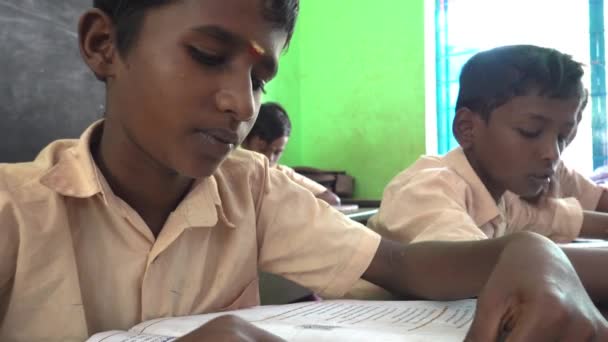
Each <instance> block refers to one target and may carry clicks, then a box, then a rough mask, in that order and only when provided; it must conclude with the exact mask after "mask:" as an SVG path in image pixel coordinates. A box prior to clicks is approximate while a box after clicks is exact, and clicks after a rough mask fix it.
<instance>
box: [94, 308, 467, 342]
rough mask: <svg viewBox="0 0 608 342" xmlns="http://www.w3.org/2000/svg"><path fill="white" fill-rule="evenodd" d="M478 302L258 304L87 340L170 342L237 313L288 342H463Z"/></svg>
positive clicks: (147, 324) (153, 322) (152, 323)
mask: <svg viewBox="0 0 608 342" xmlns="http://www.w3.org/2000/svg"><path fill="white" fill-rule="evenodd" d="M474 312H475V300H474V299H468V300H460V301H453V302H433V301H360V300H326V301H320V302H305V303H296V304H288V305H272V306H258V307H254V308H249V309H243V310H237V311H228V312H223V313H214V314H205V315H196V316H185V317H174V318H159V319H155V320H151V321H147V322H143V323H140V324H138V325H136V326H134V327H133V328H131V329H130V330H129V331H128V332H125V331H108V332H104V333H99V334H96V335H94V336H92V337H91V338H89V339H88V340H87V342H102V341H103V342H144V341H145V342H167V341H172V340H174V339H175V338H176V337H179V336H183V335H185V334H187V333H188V332H190V331H192V330H194V329H196V328H197V327H199V326H200V325H202V324H204V323H205V322H207V321H209V320H211V319H213V318H215V317H218V316H221V315H225V314H235V315H238V316H240V317H241V318H243V319H245V320H247V321H249V322H251V323H253V324H254V325H256V326H258V327H260V328H262V329H265V330H267V331H269V332H271V333H273V334H275V335H278V336H280V337H282V338H284V339H286V340H287V341H314V342H324V341H328V342H329V341H355V342H356V341H361V342H362V341H374V340H376V341H385V342H391V341H403V340H407V341H435V342H451V341H462V340H463V339H464V337H465V335H466V332H467V330H468V328H469V326H470V324H471V321H472V320H473V314H474Z"/></svg>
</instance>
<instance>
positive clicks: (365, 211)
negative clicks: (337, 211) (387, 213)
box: [344, 208, 378, 224]
mask: <svg viewBox="0 0 608 342" xmlns="http://www.w3.org/2000/svg"><path fill="white" fill-rule="evenodd" d="M377 212H378V208H359V209H356V210H353V211H347V212H344V215H346V217H348V218H349V219H351V220H355V221H357V222H361V223H363V224H365V223H366V222H367V220H369V218H370V217H372V216H374V215H375V214H376V213H377Z"/></svg>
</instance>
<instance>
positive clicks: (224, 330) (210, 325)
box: [176, 315, 284, 342]
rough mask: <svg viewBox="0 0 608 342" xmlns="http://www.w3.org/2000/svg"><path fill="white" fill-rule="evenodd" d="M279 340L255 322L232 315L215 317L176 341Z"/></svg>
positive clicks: (271, 341)
mask: <svg viewBox="0 0 608 342" xmlns="http://www.w3.org/2000/svg"><path fill="white" fill-rule="evenodd" d="M204 341H214V342H215V341H218V342H241V341H243V342H245V341H247V342H249V341H256V342H258V341H259V342H279V341H284V340H283V339H281V338H280V337H278V336H276V335H273V334H271V333H269V332H267V331H264V330H262V329H260V328H258V327H256V326H254V325H253V324H251V323H249V322H247V321H245V320H243V319H241V318H239V317H237V316H232V315H226V316H221V317H218V318H216V319H213V320H211V321H209V322H207V323H206V324H204V325H202V326H201V327H199V328H198V329H196V330H194V331H192V332H191V333H189V334H188V335H186V336H184V337H181V338H179V339H177V340H176V342H204Z"/></svg>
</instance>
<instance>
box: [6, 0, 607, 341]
mask: <svg viewBox="0 0 608 342" xmlns="http://www.w3.org/2000/svg"><path fill="white" fill-rule="evenodd" d="M298 5H299V3H298V1H297V0H275V1H262V0H259V1H251V0H182V1H170V2H167V1H149V0H146V1H138V0H131V1H120V0H96V1H94V6H95V8H94V9H91V10H89V11H87V12H86V13H84V14H83V16H82V17H81V20H80V24H79V46H80V50H81V54H82V56H83V59H84V61H85V62H86V63H87V65H88V66H89V67H90V68H91V70H92V71H93V72H94V73H95V75H96V77H97V78H98V79H100V80H102V81H104V82H105V86H106V109H107V110H106V113H105V119H104V120H103V121H102V122H98V123H95V124H93V125H92V126H91V127H89V129H88V130H87V131H86V132H85V133H84V134H83V135H82V137H81V138H80V140H77V141H76V140H62V141H57V142H54V143H52V144H50V145H49V146H48V147H47V148H46V149H44V150H43V151H42V152H41V153H40V155H39V156H38V158H37V159H36V160H35V161H33V162H30V163H23V164H12V165H9V164H3V165H1V166H0V237H1V238H0V340H1V341H3V342H5V341H6V342H15V341H28V342H31V341H62V342H65V341H83V340H84V339H86V338H87V337H88V336H89V335H91V334H94V333H96V332H98V331H100V330H105V329H124V328H128V327H129V326H130V325H132V324H136V323H138V322H140V321H142V320H145V319H151V318H159V317H168V316H173V315H189V314H198V313H205V312H210V311H220V310H225V309H236V308H243V307H247V306H252V305H256V304H258V303H259V299H258V291H257V270H258V267H260V268H261V269H263V270H265V271H270V272H275V273H278V274H281V275H283V276H285V277H287V278H289V279H291V280H294V281H296V282H298V283H300V284H301V285H303V286H306V287H310V288H312V289H313V290H314V291H316V292H318V293H322V294H325V295H327V296H339V295H341V294H342V293H344V292H345V291H346V290H348V288H350V286H351V285H352V283H353V282H354V281H355V280H356V279H358V278H359V277H362V278H364V279H366V280H368V281H370V282H372V283H375V284H377V285H379V286H382V287H385V288H387V289H389V290H391V291H392V292H394V293H396V294H399V295H401V296H403V297H406V298H430V299H455V298H466V297H471V296H476V295H479V300H478V308H477V315H476V317H475V319H474V321H473V322H472V325H471V328H470V330H469V333H468V339H469V340H471V341H489V340H495V339H496V337H497V336H499V335H504V334H505V333H508V334H510V336H511V337H512V338H513V340H516V341H523V340H538V339H541V338H544V339H550V340H557V339H560V338H563V339H569V340H589V339H591V338H596V339H599V340H605V339H606V338H608V323H607V322H606V321H605V319H603V318H602V317H601V315H600V313H599V311H598V310H597V309H596V307H595V306H594V304H593V302H592V301H591V299H590V296H592V297H593V298H594V299H595V300H598V301H601V300H605V299H608V284H605V283H602V282H601V281H597V280H596V279H594V278H593V277H591V276H590V274H588V273H587V272H586V270H585V268H584V267H582V265H584V264H585V261H586V260H587V257H586V256H585V255H581V254H570V255H569V257H570V258H571V260H572V262H573V264H574V266H575V267H576V268H577V269H576V270H575V269H574V267H573V266H572V265H571V264H570V262H569V261H568V259H567V258H566V256H565V255H564V253H563V252H561V251H560V250H559V249H558V248H556V247H555V246H554V245H553V244H551V243H550V242H549V241H548V240H547V239H545V238H542V237H540V236H538V235H535V234H514V235H512V236H510V237H506V238H502V239H495V240H492V241H481V242H463V243H458V242H452V243H436V242H429V243H421V244H417V245H415V246H405V245H403V244H401V243H397V242H393V241H390V240H386V239H381V238H380V237H379V236H378V235H377V234H375V233H373V232H371V231H369V230H367V229H366V228H365V227H363V226H361V225H359V224H357V223H355V222H352V221H349V220H348V219H346V218H345V217H344V216H343V215H341V214H340V213H339V212H337V211H335V210H334V209H332V208H331V207H329V206H328V205H327V204H326V203H324V202H321V201H319V200H317V199H315V198H314V197H313V196H312V194H311V193H310V192H308V191H306V190H305V189H304V188H302V187H299V186H297V185H295V184H294V183H293V182H292V181H290V180H289V179H288V178H287V176H285V175H284V174H282V173H281V172H279V171H278V170H273V169H270V168H269V166H268V162H267V161H266V160H265V159H263V158H262V157H260V156H258V155H254V154H252V153H249V152H245V151H235V147H236V146H238V145H239V144H240V143H241V142H242V141H243V139H244V138H245V136H246V135H247V132H248V130H249V129H250V128H251V125H252V124H253V122H254V121H255V117H256V114H257V110H258V108H259V105H260V99H261V94H262V92H263V87H264V84H265V83H266V82H267V81H269V80H270V79H272V78H273V76H274V74H275V73H276V69H277V63H278V58H279V54H280V52H281V51H282V49H283V48H284V47H285V45H286V44H287V43H288V42H289V38H290V37H291V33H292V32H293V28H294V24H295V18H296V16H297V11H298ZM277 188H281V190H280V191H277ZM471 265H474V266H476V267H470V266H471ZM530 265H534V266H535V267H533V268H531V267H529V266H530ZM456 269H460V270H461V271H460V272H459V275H458V277H455V276H454V273H453V270H456ZM577 272H579V273H580V274H581V278H582V279H583V281H584V282H585V286H586V287H587V291H588V292H587V291H585V289H584V288H583V284H581V280H580V279H579V278H578V277H577ZM506 280H509V281H506ZM564 293H568V296H564V295H563V294H564ZM511 298H519V299H520V300H518V301H513V300H511ZM547 307H551V308H552V310H551V311H552V314H553V315H545V310H546V308H547ZM225 340H230V341H235V340H247V341H277V340H278V337H276V336H274V335H272V334H270V333H268V332H266V331H263V330H261V329H259V328H256V327H255V326H253V325H251V324H249V323H247V322H244V321H242V320H241V319H238V318H236V317H231V316H221V317H219V318H217V319H215V320H213V321H211V322H208V323H207V324H205V325H203V326H201V327H200V328H198V329H196V330H195V331H193V332H192V333H190V334H188V335H187V336H184V337H183V338H180V339H179V341H225Z"/></svg>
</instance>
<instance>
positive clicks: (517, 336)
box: [505, 306, 584, 342]
mask: <svg viewBox="0 0 608 342" xmlns="http://www.w3.org/2000/svg"><path fill="white" fill-rule="evenodd" d="M536 308H537V309H532V308H531V307H530V306H528V307H526V308H525V311H522V312H521V315H520V316H519V317H518V318H517V321H516V322H515V324H514V325H513V327H512V329H511V331H510V332H509V334H508V336H507V338H506V339H505V341H506V342H527V341H535V342H537V341H538V342H542V341H560V340H561V337H562V336H563V335H564V333H565V332H566V331H567V330H568V326H569V324H570V318H569V316H568V313H567V312H566V311H564V310H563V309H562V308H560V307H557V306H544V307H543V308H544V310H543V308H541V307H536ZM583 341H584V340H583Z"/></svg>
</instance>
